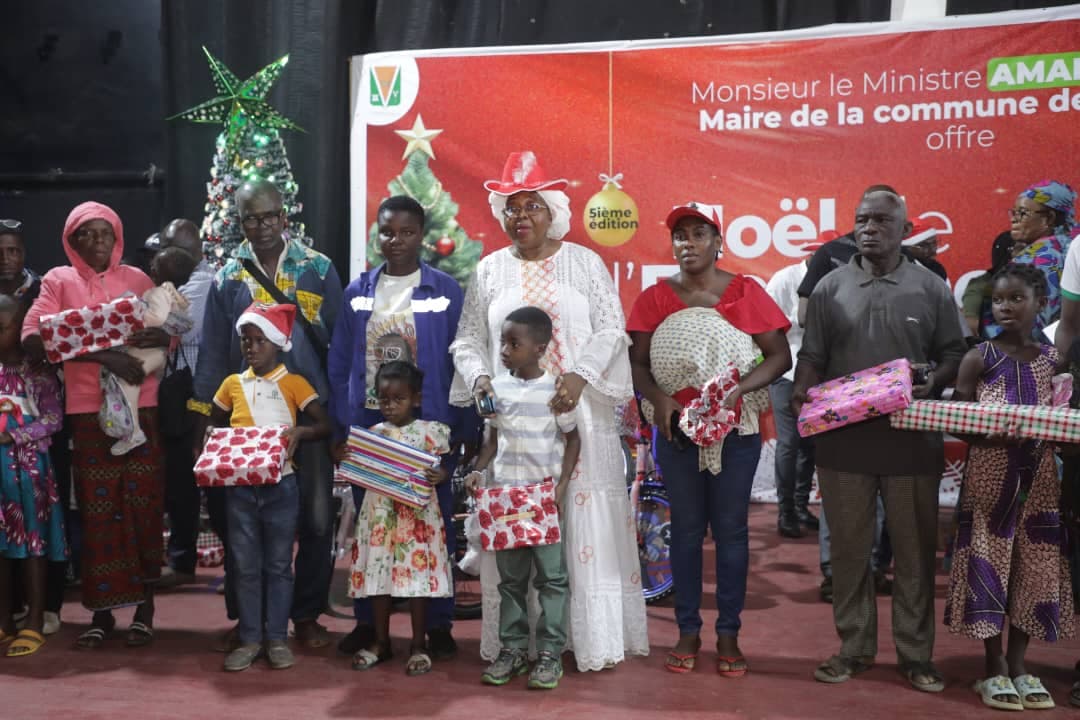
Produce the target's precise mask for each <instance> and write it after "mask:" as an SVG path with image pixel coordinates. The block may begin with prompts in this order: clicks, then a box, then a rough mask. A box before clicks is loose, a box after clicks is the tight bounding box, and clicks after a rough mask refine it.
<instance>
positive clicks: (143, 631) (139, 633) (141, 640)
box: [124, 620, 154, 648]
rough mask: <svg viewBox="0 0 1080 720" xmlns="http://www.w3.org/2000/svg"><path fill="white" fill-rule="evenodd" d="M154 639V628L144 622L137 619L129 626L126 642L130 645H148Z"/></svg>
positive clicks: (133, 646)
mask: <svg viewBox="0 0 1080 720" xmlns="http://www.w3.org/2000/svg"><path fill="white" fill-rule="evenodd" d="M153 640H154V628H152V627H150V626H149V625H147V624H146V623H144V622H140V621H138V620H136V621H135V622H133V623H131V626H130V627H128V634H127V640H125V641H124V644H125V645H127V646H128V647H131V648H135V647H146V646H147V645H149V644H150V643H151V642H153Z"/></svg>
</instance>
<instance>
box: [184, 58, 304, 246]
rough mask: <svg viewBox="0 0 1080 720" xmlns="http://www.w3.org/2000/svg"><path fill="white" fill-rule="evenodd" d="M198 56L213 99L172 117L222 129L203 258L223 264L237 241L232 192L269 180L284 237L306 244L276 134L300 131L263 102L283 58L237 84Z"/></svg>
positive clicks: (219, 65) (293, 185) (240, 235)
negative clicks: (284, 220) (280, 206)
mask: <svg viewBox="0 0 1080 720" xmlns="http://www.w3.org/2000/svg"><path fill="white" fill-rule="evenodd" d="M203 52H204V53H206V58H207V60H208V62H209V63H210V70H211V72H212V73H213V77H214V86H215V88H216V89H217V91H218V96H217V97H215V98H213V99H211V100H208V101H206V102H204V103H201V104H199V105H196V106H195V107H193V108H191V109H190V110H185V111H184V112H182V113H180V114H178V115H174V116H173V118H183V119H185V120H191V121H193V122H198V123H224V125H225V129H224V130H223V131H222V132H221V134H220V135H218V137H217V142H216V146H215V152H214V160H213V165H212V166H211V167H210V181H209V182H207V183H206V206H205V209H204V211H205V216H204V218H203V224H202V235H203V241H204V250H205V252H206V255H207V257H208V258H210V259H211V260H212V261H217V262H218V263H219V264H221V263H224V261H225V260H226V259H228V258H229V257H231V256H232V253H233V250H235V249H236V246H237V245H239V244H240V243H241V242H242V241H243V239H244V235H243V232H242V231H241V228H240V217H239V215H237V211H236V198H235V196H236V191H237V189H239V187H240V186H241V185H243V184H244V183H245V182H247V181H249V180H269V181H270V182H272V183H274V185H276V186H277V187H278V189H279V190H281V195H282V198H283V200H284V208H285V214H286V215H287V216H288V217H289V225H288V230H287V232H288V233H289V234H290V235H291V236H292V237H299V238H302V239H303V241H304V242H305V243H307V244H309V245H310V244H311V238H308V237H305V236H304V225H303V223H301V222H299V221H298V220H297V219H296V218H295V217H294V216H296V215H297V214H298V213H299V212H300V211H301V210H302V209H303V205H301V204H300V203H299V202H298V201H297V199H296V194H297V191H298V190H299V186H298V185H297V184H296V180H295V178H294V177H293V172H292V166H291V165H290V164H289V156H288V154H287V153H286V152H285V143H284V142H282V140H281V133H280V130H283V129H287V130H302V128H300V127H299V126H297V125H296V124H295V123H294V122H292V121H291V120H289V119H288V118H286V117H285V116H283V115H281V114H280V113H278V112H277V111H276V110H274V109H273V108H272V107H270V105H269V104H268V103H267V102H266V100H265V98H266V95H267V93H268V92H269V91H270V88H271V86H272V85H273V84H274V81H276V80H277V79H278V77H279V76H280V75H281V72H282V70H284V68H285V65H286V64H287V63H288V62H289V56H288V55H285V56H284V57H282V58H279V59H278V60H275V61H274V62H272V63H270V64H269V65H267V66H266V67H264V68H263V69H262V70H260V71H259V72H257V73H255V74H254V75H252V76H251V77H250V78H248V79H247V80H245V81H243V82H241V81H240V80H239V79H238V78H237V77H236V75H234V74H233V73H232V71H230V70H229V69H228V68H227V67H225V65H224V64H222V63H221V61H219V60H218V59H217V58H215V57H214V56H213V55H211V54H210V52H209V51H208V50H207V49H206V48H203ZM173 118H169V119H170V120H172V119H173Z"/></svg>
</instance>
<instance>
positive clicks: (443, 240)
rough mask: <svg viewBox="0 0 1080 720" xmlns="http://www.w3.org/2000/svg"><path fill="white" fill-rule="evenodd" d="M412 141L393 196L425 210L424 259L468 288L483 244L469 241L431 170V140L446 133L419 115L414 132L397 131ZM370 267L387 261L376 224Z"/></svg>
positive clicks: (454, 205) (392, 186)
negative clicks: (429, 125) (430, 124)
mask: <svg viewBox="0 0 1080 720" xmlns="http://www.w3.org/2000/svg"><path fill="white" fill-rule="evenodd" d="M395 132H396V133H397V134H398V135H400V136H401V137H402V138H404V139H405V140H407V141H408V143H409V144H408V145H407V146H406V147H405V153H404V155H402V160H408V162H407V163H406V165H405V169H404V170H403V171H402V172H401V174H400V175H398V176H397V177H396V178H394V179H393V180H391V181H390V183H389V185H387V189H388V190H389V191H390V196H394V195H408V196H409V197H411V198H412V199H413V200H416V201H417V202H418V203H420V206H421V207H423V208H424V214H425V216H426V219H427V224H426V227H425V232H424V240H423V243H422V245H421V248H420V259H421V260H423V261H424V262H425V263H428V264H429V265H431V266H432V267H436V268H438V269H439V270H442V271H443V272H444V273H446V274H447V275H450V276H451V277H452V278H454V279H455V280H457V281H458V283H460V284H461V285H462V287H464V286H465V283H466V282H467V281H468V279H469V276H470V275H472V272H473V270H475V269H476V263H478V262H479V261H480V255H481V253H482V252H483V249H484V248H483V245H482V244H481V243H479V242H478V241H476V240H472V239H470V238H469V236H468V234H466V232H465V230H464V229H463V228H462V227H461V226H460V225H458V223H457V213H458V204H457V203H456V202H454V201H453V200H452V199H451V197H450V193H449V192H447V191H446V190H445V189H444V188H443V185H442V183H441V182H439V180H438V179H437V178H436V177H435V174H434V173H433V172H432V171H431V168H430V167H428V161H429V160H431V159H434V157H435V153H434V151H433V150H432V148H431V140H432V138H434V137H435V136H436V135H438V134H439V133H441V132H442V130H429V129H428V128H425V127H424V121H423V120H422V119H421V118H420V116H419V115H417V116H416V122H415V123H414V124H413V127H412V129H411V130H395ZM367 257H368V264H369V265H372V266H374V265H378V264H379V263H381V262H382V261H383V257H382V254H381V253H380V252H379V227H378V223H377V222H376V223H372V225H371V232H370V237H369V240H368V247H367Z"/></svg>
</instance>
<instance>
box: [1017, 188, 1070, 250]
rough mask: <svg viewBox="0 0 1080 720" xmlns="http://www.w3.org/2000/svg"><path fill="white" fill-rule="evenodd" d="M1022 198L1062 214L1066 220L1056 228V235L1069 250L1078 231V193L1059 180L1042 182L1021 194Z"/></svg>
mask: <svg viewBox="0 0 1080 720" xmlns="http://www.w3.org/2000/svg"><path fill="white" fill-rule="evenodd" d="M1020 197H1026V198H1030V199H1031V200H1034V201H1035V202H1037V203H1041V204H1043V205H1045V206H1046V207H1048V208H1050V209H1051V210H1056V211H1057V212H1058V213H1060V214H1061V217H1063V218H1064V220H1063V221H1062V223H1061V224H1060V225H1058V226H1057V227H1055V228H1054V234H1055V235H1057V237H1058V239H1059V240H1060V241H1061V244H1062V246H1064V247H1065V248H1068V246H1069V242H1070V241H1071V240H1072V237H1073V235H1074V234H1075V233H1076V230H1077V226H1076V191H1075V190H1073V189H1072V188H1071V187H1069V186H1068V185H1066V184H1065V183H1063V182H1058V181H1057V180H1040V181H1039V182H1037V183H1033V184H1032V185H1030V186H1029V187H1028V188H1027V189H1026V190H1024V191H1023V192H1022V193H1020Z"/></svg>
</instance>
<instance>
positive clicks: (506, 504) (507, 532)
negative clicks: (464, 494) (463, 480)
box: [476, 478, 562, 550]
mask: <svg viewBox="0 0 1080 720" xmlns="http://www.w3.org/2000/svg"><path fill="white" fill-rule="evenodd" d="M476 519H477V522H478V524H479V525H480V547H481V548H483V549H484V550H513V549H515V548H522V547H538V546H540V545H554V544H555V543H558V542H560V541H561V540H562V536H561V534H560V532H559V507H558V505H556V503H555V483H554V482H552V480H551V479H550V478H549V479H547V480H545V481H544V482H542V483H534V484H532V485H522V486H511V485H496V486H494V487H482V488H477V490H476Z"/></svg>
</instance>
